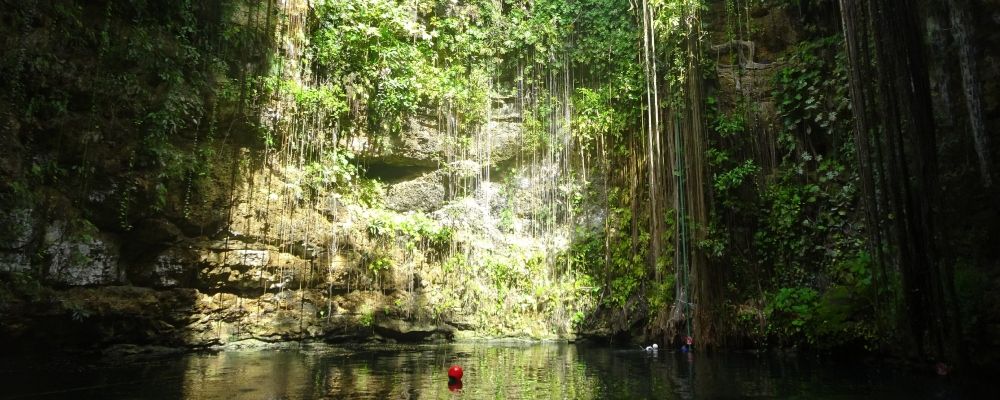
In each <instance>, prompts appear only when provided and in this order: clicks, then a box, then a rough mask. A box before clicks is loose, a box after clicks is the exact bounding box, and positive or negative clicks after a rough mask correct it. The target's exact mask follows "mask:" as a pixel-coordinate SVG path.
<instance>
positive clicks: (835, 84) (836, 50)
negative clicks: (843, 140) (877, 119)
mask: <svg viewBox="0 0 1000 400" xmlns="http://www.w3.org/2000/svg"><path fill="white" fill-rule="evenodd" d="M843 43H844V41H843V38H842V37H840V36H829V37H825V38H821V39H817V40H813V41H806V42H802V43H800V44H799V45H797V46H796V47H795V48H794V49H793V50H792V51H791V54H789V56H788V59H787V64H786V65H785V66H784V67H783V68H782V69H781V70H780V71H778V74H777V75H775V77H774V79H775V82H774V84H775V89H774V97H775V101H776V102H777V106H778V115H779V117H780V118H781V121H782V124H783V125H784V127H785V129H784V131H783V133H782V134H781V135H779V136H778V142H779V144H780V145H782V146H783V147H784V148H785V150H786V157H787V156H788V155H793V154H796V153H795V152H796V151H802V150H803V149H802V148H801V146H802V143H803V142H807V141H808V140H807V139H805V138H804V137H805V136H807V135H811V134H813V133H814V132H815V133H822V134H826V135H839V134H842V133H843V132H849V130H850V126H851V125H850V101H849V98H850V96H848V93H847V90H848V84H847V72H846V70H845V69H844V65H846V64H847V62H846V57H847V56H846V53H845V52H844V51H843Z"/></svg>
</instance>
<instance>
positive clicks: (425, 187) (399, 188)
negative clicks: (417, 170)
mask: <svg viewBox="0 0 1000 400" xmlns="http://www.w3.org/2000/svg"><path fill="white" fill-rule="evenodd" d="M444 192H445V186H444V181H443V180H442V179H441V173H440V172H433V173H430V174H426V175H424V176H421V177H419V178H417V179H414V180H410V181H406V182H401V183H397V184H395V185H392V186H390V187H389V191H388V193H387V195H386V206H387V207H388V208H389V209H390V210H394V211H423V212H431V211H434V210H437V209H439V208H441V205H443V204H444V195H445V193H444Z"/></svg>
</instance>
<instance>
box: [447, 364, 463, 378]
mask: <svg viewBox="0 0 1000 400" xmlns="http://www.w3.org/2000/svg"><path fill="white" fill-rule="evenodd" d="M452 379H454V380H456V381H460V380H462V367H459V366H457V365H452V366H451V368H448V380H452Z"/></svg>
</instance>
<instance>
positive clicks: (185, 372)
mask: <svg viewBox="0 0 1000 400" xmlns="http://www.w3.org/2000/svg"><path fill="white" fill-rule="evenodd" d="M64 362H65V360H64V361H63V362H55V361H54V362H53V363H52V364H51V366H41V367H39V366H36V367H27V368H24V367H23V366H20V367H19V366H16V365H5V366H4V367H3V369H2V370H0V377H2V378H3V379H2V381H3V382H4V384H3V387H4V391H3V393H2V394H0V398H3V399H163V400H167V399H288V400H299V399H303V400H304V399H449V398H468V399H736V398H758V399H976V398H985V397H988V396H987V392H986V391H984V390H985V386H983V385H978V384H973V383H970V382H966V381H963V380H958V379H957V378H951V377H938V376H934V375H932V374H930V372H929V371H928V372H927V373H926V374H923V375H920V374H913V373H904V372H900V371H899V370H897V369H895V368H892V367H889V366H882V367H878V366H871V365H864V364H862V363H850V362H842V363H831V362H829V361H826V362H824V361H822V360H821V359H818V358H816V357H814V356H811V357H805V356H801V355H798V356H797V355H794V354H782V355H776V354H748V353H742V354H737V353H719V354H697V353H681V352H667V351H658V352H656V353H651V352H646V351H644V350H641V349H639V348H638V347H636V348H631V347H630V348H615V347H604V346H590V345H575V344H566V343H456V344H441V345H358V346H352V347H351V348H346V347H330V346H306V347H301V348H286V349H270V350H231V351H221V352H216V353H196V354H184V355H173V356H162V357H155V358H149V357H147V358H145V359H138V360H132V361H125V360H123V359H117V360H109V359H102V360H90V361H89V362H84V363H81V362H79V360H77V361H74V362H73V363H72V365H66V364H65V363H64ZM451 365H461V366H463V368H464V372H465V373H464V377H463V379H462V384H461V386H460V387H455V386H454V385H452V386H449V384H448V380H447V376H446V372H445V371H446V369H447V368H448V367H449V366H451Z"/></svg>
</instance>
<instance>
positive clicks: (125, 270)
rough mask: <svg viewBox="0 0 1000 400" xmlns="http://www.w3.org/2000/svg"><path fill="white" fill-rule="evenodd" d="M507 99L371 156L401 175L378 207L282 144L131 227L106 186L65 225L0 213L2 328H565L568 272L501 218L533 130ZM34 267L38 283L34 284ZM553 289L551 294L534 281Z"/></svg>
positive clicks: (74, 331) (514, 220)
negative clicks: (512, 168)
mask: <svg viewBox="0 0 1000 400" xmlns="http://www.w3.org/2000/svg"><path fill="white" fill-rule="evenodd" d="M495 103H496V104H495V106H496V109H495V110H494V111H495V112H494V113H492V114H491V116H490V120H489V121H488V122H487V123H486V124H485V125H484V126H482V127H480V128H479V129H478V130H477V131H476V132H475V133H473V134H471V135H470V136H469V138H468V139H469V140H468V141H467V142H463V143H462V144H461V145H460V146H457V147H461V148H448V147H447V146H446V144H447V143H452V142H454V139H447V138H446V136H444V134H443V133H442V132H440V131H439V129H438V128H437V123H436V121H435V120H433V119H427V118H424V119H412V120H411V121H410V123H409V129H408V130H407V131H406V132H404V133H403V134H402V135H400V136H399V137H395V138H392V139H391V141H390V143H389V144H388V145H386V146H384V148H383V149H381V150H379V151H381V153H376V154H369V155H367V156H364V157H367V158H366V159H364V160H363V161H362V164H364V163H365V162H371V163H372V164H375V165H378V166H391V168H388V167H387V168H386V170H391V171H389V172H387V174H389V173H395V174H396V175H395V176H394V178H396V179H398V180H397V181H394V183H392V184H390V185H385V186H381V185H379V189H378V190H375V194H374V196H375V197H376V199H375V200H377V202H378V204H377V205H373V204H366V203H365V202H363V201H360V200H359V198H360V195H359V194H357V193H349V192H345V191H344V190H343V188H344V187H351V188H354V187H355V186H351V185H341V184H339V185H326V184H317V181H318V180H323V179H327V178H329V176H327V175H323V174H326V173H327V172H323V171H325V170H322V168H321V167H316V166H315V165H300V164H296V163H294V162H288V163H283V164H280V165H279V163H271V162H270V161H269V159H267V158H268V157H271V156H272V155H271V154H267V155H265V156H263V157H260V158H265V159H267V160H265V161H263V162H261V161H259V160H258V159H257V158H255V157H257V156H258V155H259V154H257V153H254V151H252V150H250V149H248V148H243V147H240V148H237V149H226V150H225V151H226V153H225V154H232V155H233V157H235V158H238V159H240V162H220V163H214V164H212V165H211V166H210V167H211V171H209V172H208V173H207V174H206V175H207V176H208V177H209V178H208V179H206V180H205V181H203V182H196V183H192V192H193V193H195V195H192V196H191V198H190V199H189V200H190V204H189V205H188V206H185V207H186V208H184V207H181V206H179V204H183V202H184V201H185V200H184V199H183V198H182V197H179V195H178V194H176V193H173V192H171V193H167V194H166V196H167V200H166V203H167V204H166V205H165V206H164V207H163V209H159V210H155V211H150V210H148V209H147V210H145V211H144V213H143V214H142V215H139V216H137V217H135V218H133V219H130V220H129V224H128V226H122V225H123V224H122V221H120V220H119V218H120V217H121V215H120V213H121V212H122V211H123V210H121V209H115V208H116V207H115V206H113V205H112V206H110V207H109V206H104V207H103V208H102V212H101V213H100V215H95V214H93V213H90V212H89V211H88V209H87V207H91V206H92V205H94V204H104V205H106V204H114V203H115V201H116V200H117V199H119V198H120V197H121V196H122V194H121V193H120V189H119V186H116V185H112V184H108V185H104V186H106V187H103V186H102V188H101V189H100V190H96V189H92V190H91V192H92V193H96V194H95V195H93V196H91V197H90V200H89V201H90V202H91V203H93V204H91V203H75V204H82V205H74V203H72V202H70V201H66V204H67V207H66V208H67V210H66V211H65V213H64V214H65V216H63V217H60V218H58V219H57V220H55V222H50V221H44V220H42V217H41V216H37V215H35V214H34V213H33V211H32V210H31V209H23V210H16V209H11V210H0V222H2V223H4V225H8V226H9V227H10V229H7V231H6V232H4V236H3V237H2V239H3V240H0V274H7V275H3V276H12V277H16V279H11V280H9V281H6V280H3V279H0V285H8V283H9V284H10V285H11V286H10V287H9V289H10V290H9V292H11V293H14V295H12V296H11V297H10V299H11V301H9V302H0V303H2V304H0V319H3V320H4V321H5V324H4V325H3V326H2V327H0V340H10V343H20V342H27V343H36V344H40V345H43V346H46V347H52V346H59V345H66V346H78V347H104V346H110V345H117V344H123V343H128V344H139V345H165V346H194V347H205V346H216V345H226V344H230V343H236V342H245V343H248V342H253V341H257V342H275V341H283V340H327V341H345V340H401V341H437V340H450V339H452V338H454V337H476V336H509V335H514V336H531V337H537V338H541V337H546V338H554V337H557V335H562V334H564V333H565V332H567V330H568V328H567V326H564V325H565V324H564V325H559V323H550V322H549V321H555V320H565V319H566V318H564V316H565V315H569V314H571V313H572V312H573V311H574V310H575V309H576V308H575V307H578V305H575V304H573V299H574V298H575V294H574V293H575V292H574V291H573V290H572V289H571V286H572V285H573V282H574V281H573V279H574V277H572V276H560V277H553V276H545V278H544V279H535V280H533V279H528V277H529V276H536V275H546V274H539V272H538V270H537V268H538V265H540V263H541V261H540V260H541V256H539V254H540V252H541V250H540V248H539V247H538V246H535V245H534V244H532V243H533V241H532V240H530V239H529V238H527V237H526V236H524V235H523V232H522V231H523V230H522V229H515V228H513V227H514V226H520V225H519V224H520V222H519V221H520V220H521V219H523V218H524V216H523V215H522V214H521V213H519V212H516V210H515V211H510V210H507V213H508V214H510V215H511V217H510V218H508V219H510V220H511V221H508V223H509V224H510V225H511V227H508V228H506V229H498V228H497V225H498V216H499V215H500V214H501V213H502V212H504V210H505V209H506V208H509V207H518V206H520V204H521V202H518V201H515V200H516V199H512V198H511V197H513V196H515V195H512V194H511V193H509V192H508V191H507V188H506V186H505V185H506V184H505V183H501V182H500V179H501V178H502V175H503V173H504V171H506V170H505V168H507V167H506V166H504V163H507V162H510V161H512V160H514V159H515V158H516V156H517V155H518V151H519V150H518V149H519V144H520V143H519V141H520V129H521V128H520V122H519V120H520V118H519V115H518V113H517V111H516V110H514V108H513V107H512V105H511V104H509V102H507V101H506V100H504V99H499V100H497V101H495ZM446 139H447V140H446ZM453 147H456V146H453ZM352 162H353V161H352ZM317 171H319V172H317ZM491 173H496V174H497V175H495V176H492V177H491V178H490V179H486V178H485V177H486V176H488V175H489V174H491ZM354 177H355V178H356V177H357V176H356V175H355V176H354ZM226 182H229V183H226ZM213 184H217V186H218V187H215V186H213ZM227 185H228V186H227ZM333 186H336V188H337V189H338V190H334V189H331V187H333ZM520 193H521V195H520V197H521V198H522V199H521V200H527V199H529V198H530V199H534V198H535V197H537V196H536V194H531V195H530V196H529V195H528V194H527V192H520ZM532 201H534V200H532ZM125 211H128V210H125ZM84 215H89V217H91V219H90V220H88V219H87V218H86V217H83V216H84ZM90 221H94V222H93V223H91V222H90ZM515 235H520V236H518V237H516V238H515V237H513V236H515ZM29 255H38V256H39V257H34V258H38V259H37V260H32V257H30V256H29ZM529 262H530V263H533V264H531V265H534V267H532V268H534V269H529V268H528V267H526V265H528V263H529ZM484 265H489V266H490V268H483V266H484ZM503 267H505V268H503ZM497 271H501V272H497ZM35 272H39V273H37V274H36V273H35ZM3 276H0V277H3ZM34 279H37V282H38V283H42V285H41V288H42V289H41V292H32V290H34V289H32V288H35V287H37V286H36V285H34V282H35V281H33V280H34ZM10 282H14V283H10ZM45 284H48V285H47V286H46V285H45ZM0 289H8V288H3V287H0ZM543 292H545V293H553V296H551V298H549V297H546V298H544V299H539V300H538V301H537V302H536V301H535V300H532V298H531V295H529V294H528V293H543ZM0 294H2V292H0ZM567 299H568V300H567ZM467 300H471V301H472V303H469V302H468V301H467ZM482 304H489V305H490V307H489V309H486V308H483V307H479V305H482ZM529 314H530V317H529V316H528V315H529ZM36 316H37V318H36ZM556 316H558V317H556ZM55 327H64V328H65V329H56V328H55ZM456 327H458V328H456ZM42 331H44V332H42Z"/></svg>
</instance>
